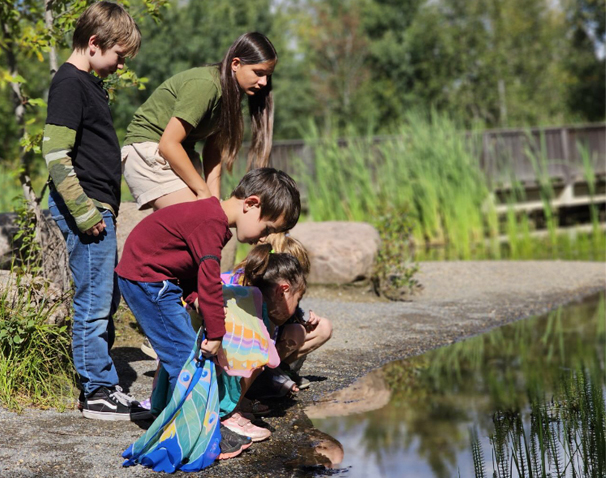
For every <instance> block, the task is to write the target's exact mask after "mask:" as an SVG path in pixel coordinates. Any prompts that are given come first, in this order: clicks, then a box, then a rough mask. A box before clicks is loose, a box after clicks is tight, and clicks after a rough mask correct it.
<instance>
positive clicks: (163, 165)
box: [122, 33, 278, 209]
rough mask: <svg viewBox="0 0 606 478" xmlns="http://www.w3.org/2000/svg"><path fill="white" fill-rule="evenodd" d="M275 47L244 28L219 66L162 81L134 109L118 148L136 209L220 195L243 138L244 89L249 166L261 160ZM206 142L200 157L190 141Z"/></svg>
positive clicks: (266, 144)
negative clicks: (249, 136)
mask: <svg viewBox="0 0 606 478" xmlns="http://www.w3.org/2000/svg"><path fill="white" fill-rule="evenodd" d="M277 61H278V56H277V53H276V51H275V49H274V47H273V45H272V44H271V42H270V41H269V39H268V38H267V37H265V36H264V35H262V34H261V33H245V34H244V35H242V36H240V37H239V38H238V39H237V40H236V41H235V42H234V43H233V44H232V46H231V47H230V48H229V50H228V51H227V53H226V55H225V57H224V58H223V61H222V62H221V63H219V64H217V65H210V66H204V67H199V68H192V69H190V70H187V71H184V72H181V73H178V74H177V75H175V76H173V77H172V78H170V79H168V80H167V81H165V82H164V83H162V84H161V85H160V86H159V87H158V88H157V89H156V90H155V91H154V92H153V93H152V95H151V96H150V97H149V98H148V100H147V101H146V102H145V103H144V104H143V105H141V107H140V108H139V109H138V110H137V111H136V112H135V115H134V117H133V120H132V122H131V123H130V125H129V127H128V129H127V132H126V139H125V143H124V144H125V146H124V147H123V148H122V161H123V172H124V179H125V180H126V183H127V184H128V186H129V188H130V190H131V193H132V195H133V197H134V198H135V200H136V201H137V205H138V207H139V209H143V208H148V207H153V208H154V209H160V208H163V207H166V206H169V205H171V204H176V203H180V202H185V201H195V200H197V199H205V198H208V197H211V196H215V197H217V198H220V183H221V169H222V163H225V166H226V168H227V170H228V171H231V168H232V165H233V162H234V160H235V158H236V156H237V154H238V151H239V149H240V146H241V144H242V134H243V126H244V125H243V120H242V112H241V107H240V105H241V98H242V96H243V95H247V96H248V106H249V112H250V117H251V129H252V143H251V148H250V151H249V156H248V166H249V167H250V166H252V165H253V164H254V166H255V167H263V166H266V165H267V163H268V161H269V153H270V150H271V142H272V133H273V98H272V91H271V90H272V89H271V75H272V74H273V71H274V68H275V66H276V63H277ZM198 141H204V142H205V143H204V149H203V152H202V161H201V160H200V157H199V155H198V154H197V153H196V151H195V144H196V143H197V142H198Z"/></svg>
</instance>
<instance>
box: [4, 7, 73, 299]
mask: <svg viewBox="0 0 606 478" xmlns="http://www.w3.org/2000/svg"><path fill="white" fill-rule="evenodd" d="M52 2H53V0H45V8H46V11H45V22H46V26H47V28H51V27H52V23H53V16H52V11H51V6H52ZM2 34H3V37H4V42H3V43H2V50H3V52H4V54H5V55H6V62H7V66H8V71H9V73H10V75H11V76H13V77H14V76H16V75H17V74H18V66H17V65H18V61H17V56H16V53H15V44H14V42H13V40H12V39H11V37H10V28H9V25H8V24H7V23H6V22H5V21H3V22H2ZM50 64H51V77H52V76H53V75H54V73H55V71H56V69H57V54H56V51H55V49H54V48H51V53H50ZM10 86H11V91H12V93H13V94H12V96H13V104H14V107H13V108H14V115H15V121H16V122H17V125H18V126H19V133H20V136H21V138H23V137H25V133H26V131H25V105H26V104H27V98H26V97H25V96H24V94H23V90H22V89H21V85H20V84H19V83H17V82H11V84H10ZM19 163H20V165H21V168H20V170H21V172H20V174H19V182H20V183H21V188H22V190H23V196H24V198H25V202H26V204H27V207H28V208H29V210H30V211H31V212H32V213H33V214H34V217H35V219H34V220H35V240H36V242H37V243H38V244H39V246H40V250H41V251H42V254H41V262H42V264H41V265H42V269H43V274H44V277H46V278H47V279H49V280H50V281H51V282H53V283H54V284H55V285H56V286H58V287H59V288H60V290H61V292H65V291H66V290H67V289H68V288H69V285H70V276H69V264H68V256H67V249H66V245H65V240H64V239H63V236H62V234H61V232H60V231H59V229H58V228H57V226H56V225H55V224H54V223H53V222H52V220H49V219H47V218H45V217H44V215H43V214H42V212H41V210H40V200H41V198H38V196H37V195H36V192H35V191H34V188H33V186H32V181H31V177H30V165H29V161H28V156H27V154H26V152H25V150H24V149H21V150H20V152H19Z"/></svg>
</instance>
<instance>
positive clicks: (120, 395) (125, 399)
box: [109, 385, 136, 406]
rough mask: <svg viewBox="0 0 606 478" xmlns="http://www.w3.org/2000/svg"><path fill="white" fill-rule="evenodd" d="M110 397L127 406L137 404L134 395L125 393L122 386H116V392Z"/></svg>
mask: <svg viewBox="0 0 606 478" xmlns="http://www.w3.org/2000/svg"><path fill="white" fill-rule="evenodd" d="M109 396H110V397H112V398H114V399H116V400H118V401H119V402H120V403H121V404H122V405H126V406H130V405H131V404H132V403H133V402H136V400H135V398H134V397H133V396H132V395H130V394H128V393H125V392H124V390H123V389H122V387H121V386H120V385H116V386H115V387H114V391H113V392H111V393H110V394H109Z"/></svg>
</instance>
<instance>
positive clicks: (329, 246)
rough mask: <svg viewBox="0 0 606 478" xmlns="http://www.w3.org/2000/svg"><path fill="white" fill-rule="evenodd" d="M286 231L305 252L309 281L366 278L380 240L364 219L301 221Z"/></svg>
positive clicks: (341, 280)
mask: <svg viewBox="0 0 606 478" xmlns="http://www.w3.org/2000/svg"><path fill="white" fill-rule="evenodd" d="M290 234H291V235H292V236H293V237H294V238H296V239H298V240H299V241H301V242H302V243H303V245H304V246H305V247H306V248H307V251H308V252H309V258H310V261H311V272H310V274H309V277H308V281H309V282H310V283H311V284H349V283H351V282H355V281H358V280H364V279H369V278H370V277H371V275H372V268H373V264H374V260H375V257H376V255H377V252H378V250H379V246H380V244H381V240H380V238H379V233H378V232H377V231H376V229H375V228H374V227H373V226H371V225H370V224H367V223H364V222H338V221H331V222H305V223H300V224H297V225H296V226H295V227H294V229H292V230H291V231H290Z"/></svg>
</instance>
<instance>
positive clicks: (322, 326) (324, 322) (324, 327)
mask: <svg viewBox="0 0 606 478" xmlns="http://www.w3.org/2000/svg"><path fill="white" fill-rule="evenodd" d="M317 328H318V338H319V339H320V341H321V343H323V344H324V343H326V342H328V341H329V340H330V339H331V337H332V323H331V322H330V320H328V319H326V318H324V317H322V318H321V319H320V323H319V324H318V327H317Z"/></svg>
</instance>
